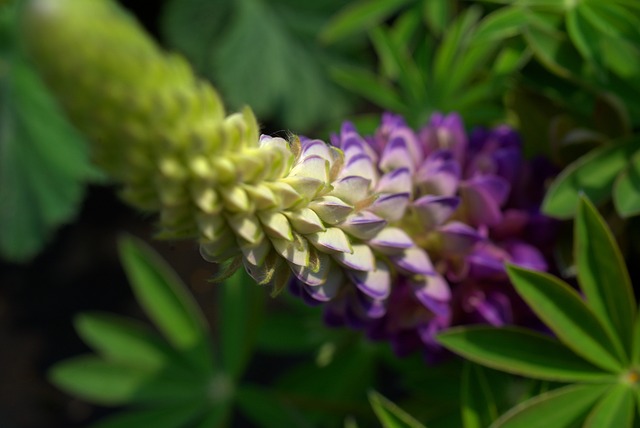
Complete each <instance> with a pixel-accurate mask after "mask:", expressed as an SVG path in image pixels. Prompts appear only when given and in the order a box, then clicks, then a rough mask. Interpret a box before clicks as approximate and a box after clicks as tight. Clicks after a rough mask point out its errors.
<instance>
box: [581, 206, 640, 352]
mask: <svg viewBox="0 0 640 428" xmlns="http://www.w3.org/2000/svg"><path fill="white" fill-rule="evenodd" d="M574 235H575V238H574V239H575V242H574V243H575V247H574V253H575V257H576V266H577V269H578V282H579V283H580V288H581V289H582V291H583V292H584V294H585V296H586V298H587V300H588V302H589V305H590V306H591V308H593V311H594V312H595V313H596V315H597V316H598V317H599V318H600V320H601V322H602V323H603V324H605V325H608V326H609V328H610V329H611V330H612V331H613V332H615V334H616V335H617V337H618V338H619V339H620V342H622V345H623V346H629V345H630V344H631V335H632V331H633V321H634V319H635V315H636V308H635V301H636V300H635V297H634V295H633V287H632V286H631V279H630V278H629V272H628V271H627V267H626V265H625V263H624V259H623V257H622V254H621V252H620V248H619V247H618V244H617V243H616V240H615V238H614V237H613V234H612V233H611V230H610V229H609V227H608V226H607V224H606V222H605V221H604V219H603V218H602V217H601V216H600V214H599V213H598V211H597V209H596V208H595V207H594V206H593V204H592V203H591V202H590V201H589V200H588V199H587V198H586V197H584V196H582V197H581V198H580V202H579V205H578V214H577V216H576V221H575V233H574ZM626 351H627V355H628V354H630V352H631V349H630V348H627V349H626Z"/></svg>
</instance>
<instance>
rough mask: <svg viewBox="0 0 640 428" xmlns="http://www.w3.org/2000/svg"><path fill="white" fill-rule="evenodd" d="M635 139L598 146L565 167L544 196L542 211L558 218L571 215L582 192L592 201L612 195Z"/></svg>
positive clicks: (601, 199) (597, 201) (573, 213)
mask: <svg viewBox="0 0 640 428" xmlns="http://www.w3.org/2000/svg"><path fill="white" fill-rule="evenodd" d="M634 144H637V140H632V141H628V142H626V143H620V144H615V145H610V146H605V147H601V148H599V149H595V150H592V151H590V152H589V153H587V154H586V155H584V156H582V157H580V158H579V159H578V160H576V161H575V162H573V163H572V164H570V165H569V166H567V167H566V168H565V169H564V170H563V171H562V173H560V175H559V176H558V177H557V178H556V179H555V180H554V181H553V183H552V184H551V187H549V190H548V191H547V194H546V195H545V198H544V201H543V203H542V210H543V212H544V213H545V214H547V215H551V216H554V217H558V218H563V219H566V218H571V217H573V216H574V215H575V213H576V209H577V207H578V198H579V193H580V192H583V193H584V194H585V195H586V196H587V197H588V198H589V199H590V200H591V201H592V202H593V203H594V204H600V203H602V202H604V201H605V200H607V199H608V198H609V197H610V196H611V189H612V186H613V183H614V181H615V179H616V177H617V176H618V174H619V173H620V171H621V170H622V169H623V168H624V166H625V165H626V164H627V162H628V160H629V157H630V155H631V153H632V152H633V149H634V147H633V145H634Z"/></svg>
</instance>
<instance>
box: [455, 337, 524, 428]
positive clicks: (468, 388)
mask: <svg viewBox="0 0 640 428" xmlns="http://www.w3.org/2000/svg"><path fill="white" fill-rule="evenodd" d="M514 346H515V345H514ZM461 401H462V403H461V404H462V422H463V424H464V428H483V427H487V426H489V425H490V424H491V422H493V421H494V420H496V419H497V418H498V411H497V409H496V403H495V399H494V397H493V393H492V392H491V388H490V387H489V383H488V380H487V376H486V375H485V372H484V370H483V369H482V367H480V366H478V365H475V364H472V363H470V362H466V363H465V365H464V371H463V373H462V397H461Z"/></svg>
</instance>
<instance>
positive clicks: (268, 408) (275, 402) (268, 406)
mask: <svg viewBox="0 0 640 428" xmlns="http://www.w3.org/2000/svg"><path fill="white" fill-rule="evenodd" d="M238 405H239V406H240V408H241V409H242V411H243V414H244V415H246V416H247V417H248V418H249V419H250V420H252V421H253V422H254V424H255V426H260V427H264V428H280V427H300V428H311V427H312V426H313V425H311V424H310V422H309V421H307V420H306V418H305V415H303V414H302V413H300V412H298V411H296V410H295V408H294V407H292V406H290V405H288V403H287V402H286V400H284V399H282V398H281V397H280V396H279V395H278V393H277V392H275V391H273V390H271V389H267V388H263V387H260V386H257V385H250V384H244V385H242V386H241V387H240V389H239V391H238Z"/></svg>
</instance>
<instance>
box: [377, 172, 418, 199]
mask: <svg viewBox="0 0 640 428" xmlns="http://www.w3.org/2000/svg"><path fill="white" fill-rule="evenodd" d="M376 190H377V191H378V192H379V193H411V192H412V191H413V182H412V178H411V171H409V169H408V168H398V169H395V170H393V171H391V172H388V173H386V174H384V175H383V176H382V177H380V181H379V182H378V186H377V187H376Z"/></svg>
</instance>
